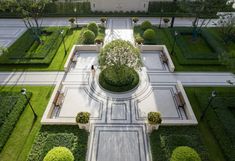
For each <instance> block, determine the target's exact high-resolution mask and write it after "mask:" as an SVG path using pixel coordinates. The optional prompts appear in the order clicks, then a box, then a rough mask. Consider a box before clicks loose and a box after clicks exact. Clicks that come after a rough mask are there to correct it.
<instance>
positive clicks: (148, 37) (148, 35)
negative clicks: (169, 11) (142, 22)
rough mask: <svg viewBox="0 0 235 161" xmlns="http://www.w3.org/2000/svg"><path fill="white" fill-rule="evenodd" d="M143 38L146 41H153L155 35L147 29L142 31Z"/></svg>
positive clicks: (151, 30)
mask: <svg viewBox="0 0 235 161" xmlns="http://www.w3.org/2000/svg"><path fill="white" fill-rule="evenodd" d="M143 37H144V39H145V40H147V41H154V39H155V38H156V33H155V31H154V30H153V29H147V30H145V31H144V35H143Z"/></svg>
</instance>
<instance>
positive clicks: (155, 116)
mask: <svg viewBox="0 0 235 161" xmlns="http://www.w3.org/2000/svg"><path fill="white" fill-rule="evenodd" d="M148 122H149V123H150V124H161V123H162V117H161V114H160V113H159V112H149V113H148Z"/></svg>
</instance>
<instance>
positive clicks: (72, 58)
mask: <svg viewBox="0 0 235 161" xmlns="http://www.w3.org/2000/svg"><path fill="white" fill-rule="evenodd" d="M70 60H71V62H77V54H76V53H74V54H73V55H72V57H71V58H70Z"/></svg>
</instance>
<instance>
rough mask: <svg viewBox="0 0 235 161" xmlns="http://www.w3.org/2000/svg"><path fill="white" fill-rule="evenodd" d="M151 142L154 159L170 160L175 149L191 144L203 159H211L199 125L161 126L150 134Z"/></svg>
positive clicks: (155, 160)
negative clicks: (201, 136)
mask: <svg viewBox="0 0 235 161" xmlns="http://www.w3.org/2000/svg"><path fill="white" fill-rule="evenodd" d="M150 144H151V149H152V157H153V160H154V161H163V160H164V161H170V158H171V155H172V152H173V150H174V149H175V148H176V147H178V146H189V147H191V148H193V149H195V150H196V152H197V153H198V154H199V156H200V158H201V159H202V160H203V161H208V160H209V159H208V152H207V150H206V148H205V146H204V145H203V143H202V141H201V138H200V134H199V131H198V128H197V127H192V126H182V127H179V126H177V127H176V126H167V127H164V126H161V127H160V128H159V130H157V131H154V132H153V133H152V134H151V135H150Z"/></svg>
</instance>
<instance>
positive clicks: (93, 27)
mask: <svg viewBox="0 0 235 161" xmlns="http://www.w3.org/2000/svg"><path fill="white" fill-rule="evenodd" d="M87 28H88V30H91V31H93V32H94V34H95V35H97V34H98V26H97V25H96V23H95V22H91V23H89V24H88V25H87Z"/></svg>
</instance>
